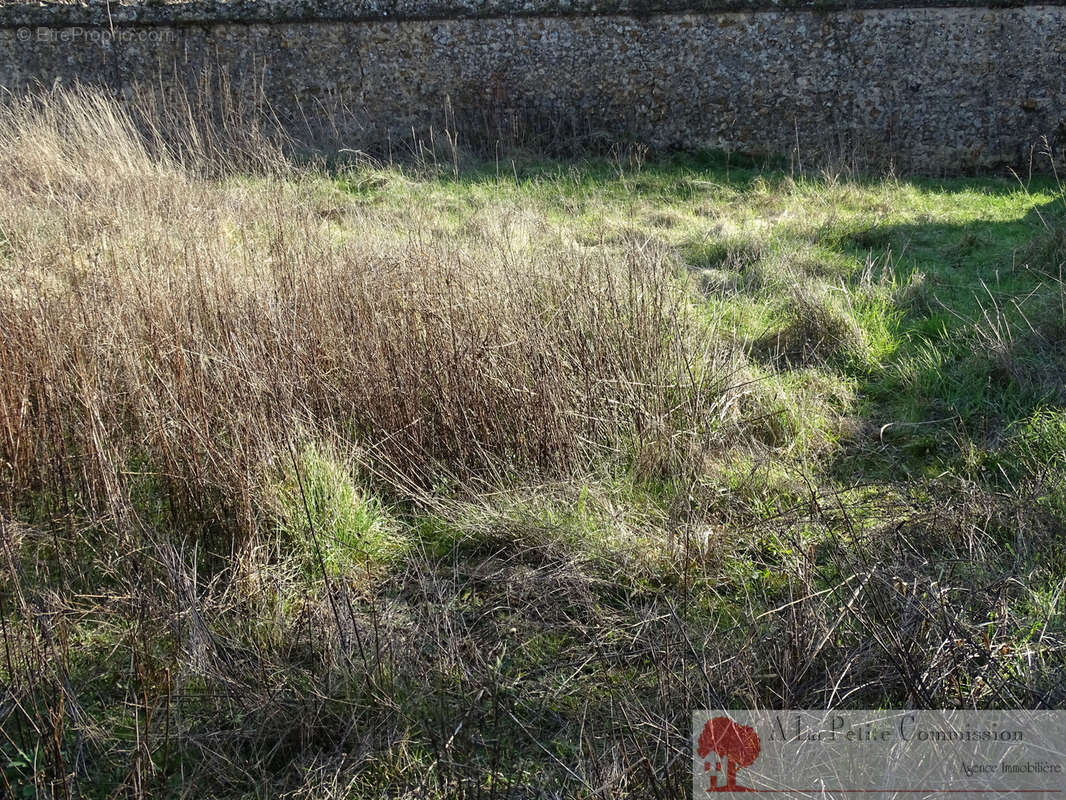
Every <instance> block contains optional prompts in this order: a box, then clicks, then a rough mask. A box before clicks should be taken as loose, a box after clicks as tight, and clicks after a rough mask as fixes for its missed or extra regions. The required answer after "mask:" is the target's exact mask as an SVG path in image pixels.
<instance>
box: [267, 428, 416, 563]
mask: <svg viewBox="0 0 1066 800" xmlns="http://www.w3.org/2000/svg"><path fill="white" fill-rule="evenodd" d="M275 503H276V509H277V510H276V514H277V518H278V523H279V526H280V528H281V531H282V533H283V535H284V536H285V538H286V541H287V544H288V546H289V547H291V548H292V550H293V552H294V553H295V554H296V555H297V557H298V558H299V560H300V562H301V563H302V565H303V568H304V569H305V570H306V571H307V572H308V573H309V574H314V573H316V572H318V571H319V570H321V571H322V572H324V573H326V574H328V575H331V576H338V575H342V574H349V573H352V572H357V571H358V570H359V569H362V568H366V569H367V570H370V569H371V566H372V565H373V567H375V568H376V567H379V566H381V565H383V564H387V563H388V562H390V561H394V560H395V559H396V558H399V557H400V556H402V554H403V551H404V542H403V540H402V538H401V537H400V535H399V530H398V526H397V524H396V522H395V521H394V520H393V519H392V518H391V517H390V516H389V514H388V512H387V511H386V510H385V508H384V507H383V506H382V504H381V502H380V501H379V500H377V499H376V498H374V497H372V496H369V495H368V493H367V492H366V491H365V490H363V489H362V488H360V487H359V486H358V485H357V484H356V482H355V479H354V477H353V474H352V469H351V468H350V467H348V466H346V465H345V464H343V463H341V462H339V461H338V460H337V459H336V458H335V457H333V456H331V455H330V454H329V452H328V451H326V452H322V450H321V448H316V447H313V446H310V445H309V446H307V447H305V448H304V449H303V451H302V452H301V453H300V455H299V457H297V458H296V459H295V461H294V463H293V465H292V468H291V469H288V470H286V471H285V477H284V479H283V480H282V481H281V482H280V483H279V485H278V487H277V493H276V501H275Z"/></svg>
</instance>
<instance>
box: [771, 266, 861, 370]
mask: <svg viewBox="0 0 1066 800" xmlns="http://www.w3.org/2000/svg"><path fill="white" fill-rule="evenodd" d="M840 294H841V293H839V292H838V293H833V292H832V291H831V290H830V289H829V287H826V286H824V285H822V286H821V287H818V286H802V285H801V286H797V287H795V288H794V289H793V291H792V293H791V296H790V298H789V303H788V306H787V308H786V311H785V315H786V319H785V323H784V325H783V326H782V327H781V328H779V329H777V330H775V331H772V332H769V333H767V334H765V335H764V336H763V337H762V338H761V339H760V340H758V341H756V342H755V343H754V345H753V346H754V350H755V352H757V353H759V354H760V355H762V356H763V357H766V358H769V359H770V360H771V361H774V362H778V363H782V364H786V365H803V364H810V363H815V362H819V361H825V360H827V359H832V358H847V359H853V360H863V359H865V358H866V357H867V354H868V352H869V345H868V343H867V341H866V335H865V333H864V332H863V330H862V328H861V327H860V326H859V324H858V323H857V322H856V320H855V318H854V315H853V312H852V310H851V308H849V306H848V304H847V300H846V298H842V297H840Z"/></svg>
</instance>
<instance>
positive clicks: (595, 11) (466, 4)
mask: <svg viewBox="0 0 1066 800" xmlns="http://www.w3.org/2000/svg"><path fill="white" fill-rule="evenodd" d="M1026 6H1066V0H1043V2H1025V1H1024V0H355V1H354V2H353V0H193V1H192V2H169V1H168V0H139V1H137V2H134V1H129V2H117V1H116V0H112V1H111V2H110V3H108V2H106V0H88V2H82V3H75V2H38V3H12V2H3V0H0V28H12V27H59V28H61V27H72V26H81V27H98V28H115V27H147V26H183V25H224V24H238V25H239V24H271V23H287V22H334V21H336V22H346V21H347V22H366V21H403V20H419V19H442V20H445V19H479V18H493V17H509V16H516V17H517V16H545V17H551V16H576V15H590V16H591V15H604V16H607V15H627V16H635V17H640V16H652V15H656V14H683V13H692V14H707V13H745V12H765V11H800V12H809V13H831V12H842V11H855V12H860V11H866V10H878V9H906V8H969V9H1010V8H1020V7H1026Z"/></svg>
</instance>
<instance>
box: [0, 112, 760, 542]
mask: <svg viewBox="0 0 1066 800" xmlns="http://www.w3.org/2000/svg"><path fill="white" fill-rule="evenodd" d="M0 142H2V143H3V148H2V151H3V152H2V155H0V172H2V178H0V193H2V195H0V196H2V204H0V230H2V231H3V234H4V241H5V242H6V248H5V255H4V262H3V263H4V266H3V270H4V273H5V280H4V283H5V290H6V291H5V292H4V295H3V297H2V298H0V303H2V306H0V315H2V320H3V326H2V330H3V332H4V334H3V344H2V350H0V358H2V363H0V374H2V375H3V376H4V378H3V385H2V387H0V397H2V398H3V401H2V407H0V413H2V415H3V417H2V418H3V428H4V436H3V439H2V443H0V460H2V462H3V464H4V469H5V471H6V472H7V476H6V477H7V478H8V480H6V481H5V485H6V486H7V487H8V489H7V495H8V496H7V498H6V504H7V506H8V507H9V508H12V507H15V506H17V505H18V504H19V503H21V502H26V501H27V499H28V498H31V497H33V498H38V499H39V498H41V497H44V496H49V495H50V493H51V494H54V495H59V494H61V495H63V496H64V498H65V500H64V502H75V503H77V504H79V505H80V506H81V507H83V508H84V509H85V510H86V511H88V512H91V514H93V515H99V514H103V515H105V516H107V517H109V518H111V519H115V520H119V519H122V518H123V516H124V515H125V514H128V513H130V511H129V503H128V500H129V494H130V491H131V489H130V482H131V479H133V478H134V477H135V478H136V480H138V481H145V480H149V479H151V481H152V482H153V483H154V484H155V485H156V489H158V490H159V491H161V492H162V494H163V495H164V496H165V497H166V498H167V502H168V504H169V505H170V506H171V507H172V508H174V509H175V511H177V510H180V509H183V508H186V509H187V508H188V507H190V506H193V507H195V506H198V505H199V504H200V503H203V502H207V500H205V498H209V499H210V502H212V503H216V504H219V508H221V507H222V506H225V507H227V509H228V513H229V514H232V515H235V517H236V519H237V520H239V522H240V523H241V524H242V526H243V527H244V528H245V529H251V528H253V527H254V524H255V520H254V516H255V514H254V509H255V508H256V506H257V499H256V497H255V493H256V487H257V486H259V485H261V484H262V478H263V472H264V471H265V470H270V469H271V468H272V466H273V465H276V462H277V460H278V459H285V458H286V457H287V456H286V454H287V453H288V452H289V451H290V449H291V447H292V446H293V445H294V443H298V442H299V441H300V440H304V441H306V440H311V441H316V440H318V441H327V442H330V443H331V444H333V445H335V446H338V447H340V448H341V450H342V451H343V452H345V453H346V454H358V456H359V460H360V461H364V462H365V463H366V464H367V465H368V467H369V468H371V469H373V470H374V471H375V472H377V473H378V474H379V475H380V476H381V477H382V478H383V479H385V480H387V481H388V482H389V484H390V485H391V486H393V487H394V488H400V489H401V491H403V490H404V488H403V487H426V486H432V485H433V483H434V482H437V481H439V480H440V479H441V478H450V479H454V480H457V481H465V480H468V479H471V478H476V477H480V478H484V479H487V480H490V481H492V482H496V483H498V482H500V481H507V480H513V479H515V478H518V477H523V476H524V477H529V476H531V475H541V476H543V475H553V476H557V475H560V474H565V473H566V472H567V471H570V470H575V469H589V468H591V467H593V466H594V465H595V463H596V462H597V460H601V459H604V458H607V459H613V460H616V461H619V460H620V461H622V462H626V461H629V462H636V461H639V462H641V463H645V462H651V463H654V464H674V465H677V464H680V463H681V461H683V460H684V459H686V458H690V457H691V456H692V455H693V453H694V452H695V451H694V449H693V448H694V447H697V446H703V445H705V444H708V443H713V441H714V437H715V436H716V435H720V434H721V433H722V432H723V430H724V427H725V426H724V421H725V420H726V419H727V418H728V417H729V415H730V413H732V409H733V407H734V406H735V401H736V399H737V398H736V393H735V392H731V391H730V389H729V386H730V384H731V382H735V380H736V371H737V369H738V366H739V362H738V361H737V360H736V358H735V357H734V355H733V354H732V353H731V352H729V351H728V350H727V349H726V348H724V347H723V346H721V345H720V344H719V342H718V340H717V339H716V337H715V335H714V331H713V330H712V329H711V327H710V326H709V325H707V324H705V323H704V322H703V321H701V320H700V319H698V318H697V315H696V314H695V313H694V312H693V310H692V309H691V308H690V307H689V305H688V300H687V296H686V293H685V288H684V287H683V286H681V285H680V284H679V282H678V281H677V279H676V276H675V275H674V271H673V268H672V264H671V262H670V261H669V260H668V259H667V257H666V255H665V253H663V252H661V251H654V250H643V251H636V252H632V253H630V254H628V255H627V256H626V257H624V258H618V259H615V260H609V259H605V258H604V257H603V256H601V255H594V254H590V253H587V252H584V251H581V250H579V249H577V248H574V247H569V248H568V247H565V246H558V247H554V246H553V247H551V248H549V247H547V246H545V245H544V244H543V243H537V244H535V245H533V246H530V247H528V248H526V249H525V250H522V251H517V252H516V251H514V250H513V249H510V248H503V247H497V246H496V245H495V243H494V242H493V241H492V239H491V237H486V238H485V239H484V240H482V241H477V240H476V239H475V240H469V239H468V240H467V241H466V242H465V244H464V245H463V247H462V248H458V247H456V246H455V245H454V244H451V243H449V242H448V241H446V240H445V239H441V238H439V237H436V238H435V237H433V236H426V235H424V233H423V232H420V231H415V230H410V231H405V232H404V233H405V234H406V237H405V236H396V235H395V234H394V233H390V232H389V231H388V225H389V223H391V222H393V221H391V220H381V219H375V218H374V217H373V215H372V214H360V213H359V212H358V211H357V210H356V207H355V206H354V204H352V205H350V206H348V207H345V206H344V205H343V198H342V199H341V200H340V203H341V206H340V207H339V208H338V207H335V204H336V203H337V199H336V197H335V196H334V197H332V198H329V199H323V198H322V197H321V196H319V195H320V194H321V191H322V190H321V187H320V185H319V184H320V181H319V180H318V179H317V177H316V176H314V175H307V174H304V175H296V174H291V175H289V176H287V177H286V178H285V179H284V180H280V179H277V178H275V177H260V178H256V179H244V180H235V179H234V180H229V181H226V180H223V181H219V180H215V179H209V178H203V177H199V176H198V175H197V173H196V172H195V171H194V170H192V169H189V168H187V167H185V166H181V165H179V163H178V162H177V161H176V160H174V159H171V158H168V157H167V156H166V153H165V151H163V152H160V148H158V147H155V146H153V145H154V144H155V143H154V142H151V141H146V137H145V136H144V135H143V133H142V132H141V131H139V130H138V126H137V124H136V122H135V120H134V119H133V118H132V116H131V115H130V114H128V113H127V112H124V111H123V110H121V109H119V108H118V107H117V106H115V105H114V104H113V103H112V102H111V101H109V100H107V99H105V98H102V97H100V96H97V95H92V94H82V95H53V96H51V97H49V98H47V99H44V100H42V99H40V98H37V99H35V100H32V101H29V102H26V103H22V104H15V105H13V106H9V107H8V108H7V109H5V111H4V112H3V115H2V117H0ZM186 144H187V143H186ZM188 157H189V149H188V147H187V146H186V147H185V149H184V150H183V159H186V160H187V159H188ZM208 157H209V158H211V159H212V160H213V159H214V151H213V150H212V152H211V153H210V154H209V155H208ZM338 215H340V216H341V218H340V219H339V220H338ZM338 221H339V222H340V225H338ZM341 229H343V230H341ZM405 238H406V240H405ZM60 489H61V491H60ZM198 513H199V512H198ZM217 513H219V514H221V513H222V512H221V511H218V512H217ZM227 524H228V520H227Z"/></svg>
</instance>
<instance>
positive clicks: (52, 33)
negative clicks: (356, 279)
mask: <svg viewBox="0 0 1066 800" xmlns="http://www.w3.org/2000/svg"><path fill="white" fill-rule="evenodd" d="M1063 1H1064V2H1066V0H1063ZM651 2H653V3H654V4H649V0H364V2H359V3H351V2H340V1H339V0H316V1H310V2H298V1H296V0H269V1H260V2H232V3H225V2H222V3H218V2H210V3H204V2H194V3H154V4H146V3H141V4H136V5H119V4H117V3H113V4H111V5H110V6H107V5H101V4H99V3H94V4H91V5H88V6H79V5H21V4H9V5H2V6H0V86H3V87H4V88H6V89H9V90H13V91H20V90H24V89H27V88H32V87H34V86H38V85H42V84H43V85H53V84H55V83H57V82H59V83H65V84H70V83H74V82H76V81H77V82H81V83H88V84H97V85H102V86H105V87H108V88H110V89H112V90H114V91H116V92H117V93H120V94H123V93H124V94H129V93H130V92H131V91H133V89H134V87H135V86H136V85H138V84H142V85H143V84H149V85H155V86H160V85H168V84H179V83H183V82H188V83H190V84H194V83H195V81H196V80H197V76H200V75H201V74H203V71H204V70H205V69H206V70H209V71H210V72H211V73H212V74H214V75H216V76H217V75H224V76H226V78H227V80H228V81H229V82H230V83H231V84H232V85H233V86H249V85H251V84H254V85H255V86H256V87H257V90H258V91H261V92H262V93H263V94H264V95H265V97H266V98H267V99H268V100H269V101H270V102H271V104H272V105H274V106H275V107H276V108H277V109H278V111H279V114H280V115H281V117H282V119H284V120H286V124H287V125H291V126H292V127H293V128H294V132H296V133H299V130H296V129H300V128H308V129H310V128H313V127H315V126H317V125H319V124H320V120H319V119H318V117H319V115H320V112H321V111H322V110H323V109H327V108H329V109H337V108H343V109H345V111H346V113H345V114H342V115H333V116H332V120H333V122H334V123H336V121H337V120H338V119H339V120H341V122H340V123H339V125H340V128H339V130H337V131H336V133H337V134H338V136H339V138H340V141H341V143H342V144H345V145H346V146H350V147H364V146H367V145H368V144H373V143H380V142H382V141H384V140H385V139H386V138H387V139H390V140H391V139H392V138H393V137H397V138H399V137H403V136H407V135H409V134H410V132H411V130H412V128H413V129H415V130H416V131H419V132H421V131H425V130H428V128H429V127H430V126H436V127H437V130H438V131H439V130H440V128H441V126H444V125H448V126H450V127H452V128H457V129H458V130H459V131H460V136H461V137H462V135H463V131H464V127H463V126H464V125H467V126H476V125H483V126H486V127H487V128H491V127H492V125H497V126H499V125H500V124H501V120H504V121H509V122H506V124H512V122H513V121H514V120H520V121H523V124H528V125H530V126H542V127H545V128H548V129H551V128H552V126H555V128H556V129H557V130H559V131H566V132H567V135H571V136H576V135H577V134H578V133H580V134H581V136H583V137H585V138H592V139H598V140H600V141H608V140H617V141H623V142H634V141H635V142H640V143H643V144H647V145H649V146H652V147H656V148H673V147H678V148H686V149H692V148H707V147H710V148H726V149H730V150H733V151H742V152H753V153H781V154H787V153H790V152H792V153H796V154H801V155H805V156H806V157H809V158H812V159H813V158H815V157H817V155H818V154H828V155H846V156H847V155H850V156H854V157H855V158H857V159H858V160H860V161H865V162H869V163H878V164H883V163H893V164H895V165H896V166H898V167H900V168H902V169H905V170H911V171H925V172H945V171H946V172H960V171H970V170H977V169H998V168H1002V167H1003V166H1005V165H1011V166H1014V167H1021V168H1023V169H1025V168H1027V166H1028V162H1029V160H1030V155H1031V153H1032V150H1033V148H1034V147H1038V148H1039V147H1040V146H1041V143H1042V140H1043V139H1044V138H1045V137H1046V139H1047V140H1048V141H1049V142H1050V144H1051V145H1052V146H1053V147H1055V146H1058V147H1060V148H1062V149H1066V5H1062V4H1045V5H1022V6H1006V5H997V6H975V5H973V4H962V5H959V4H955V5H953V4H951V3H950V2H940V3H937V2H933V3H929V4H926V5H923V6H921V7H915V6H906V5H902V4H898V3H885V2H877V0H855V1H854V2H850V3H848V4H847V5H844V4H841V3H834V2H819V3H811V2H803V0H798V1H797V2H792V3H791V4H786V3H776V2H773V0H651ZM471 130H472V127H471Z"/></svg>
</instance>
